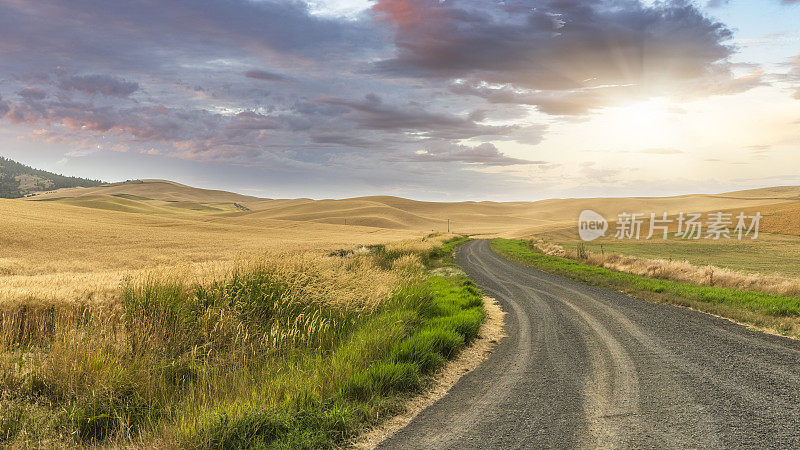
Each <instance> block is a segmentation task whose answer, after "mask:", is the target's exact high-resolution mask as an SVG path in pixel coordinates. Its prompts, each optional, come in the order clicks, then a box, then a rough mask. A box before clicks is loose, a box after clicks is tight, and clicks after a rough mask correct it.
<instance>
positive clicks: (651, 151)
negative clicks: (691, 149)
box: [639, 148, 686, 155]
mask: <svg viewBox="0 0 800 450" xmlns="http://www.w3.org/2000/svg"><path fill="white" fill-rule="evenodd" d="M639 153H645V154H648V155H680V154H683V153H686V152H684V151H682V150H678V149H675V148H648V149H645V150H642V151H640V152H639Z"/></svg>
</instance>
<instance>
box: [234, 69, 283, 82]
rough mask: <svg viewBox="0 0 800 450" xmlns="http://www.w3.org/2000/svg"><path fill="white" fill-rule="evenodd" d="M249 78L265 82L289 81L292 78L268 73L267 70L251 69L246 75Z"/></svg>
mask: <svg viewBox="0 0 800 450" xmlns="http://www.w3.org/2000/svg"><path fill="white" fill-rule="evenodd" d="M244 76H246V77H247V78H254V79H256V80H264V81H289V80H290V79H291V78H289V77H287V76H285V75H281V74H279V73H274V72H267V71H266V70H259V69H250V70H248V71H247V72H245V73H244Z"/></svg>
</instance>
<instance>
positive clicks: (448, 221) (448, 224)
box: [447, 219, 450, 234]
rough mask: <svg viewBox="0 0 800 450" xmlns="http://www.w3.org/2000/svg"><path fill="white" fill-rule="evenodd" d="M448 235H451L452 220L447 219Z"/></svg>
mask: <svg viewBox="0 0 800 450" xmlns="http://www.w3.org/2000/svg"><path fill="white" fill-rule="evenodd" d="M447 234H450V219H447Z"/></svg>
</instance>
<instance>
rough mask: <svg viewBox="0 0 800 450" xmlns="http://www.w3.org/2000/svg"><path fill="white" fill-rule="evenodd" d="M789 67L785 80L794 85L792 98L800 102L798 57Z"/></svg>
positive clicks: (799, 58)
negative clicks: (794, 89)
mask: <svg viewBox="0 0 800 450" xmlns="http://www.w3.org/2000/svg"><path fill="white" fill-rule="evenodd" d="M796 3H800V0H798V1H797V2H796ZM789 67H790V69H789V73H788V74H787V76H786V78H787V79H788V80H789V81H791V82H793V83H795V87H796V89H797V90H796V91H795V92H794V95H792V97H793V98H796V99H798V100H800V55H797V56H795V57H794V59H793V60H792V61H791V63H790V64H789Z"/></svg>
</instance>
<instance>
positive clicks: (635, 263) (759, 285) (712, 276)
mask: <svg viewBox="0 0 800 450" xmlns="http://www.w3.org/2000/svg"><path fill="white" fill-rule="evenodd" d="M535 245H536V248H538V249H539V250H540V251H541V252H542V253H544V254H546V255H550V256H558V257H562V258H569V259H573V260H576V261H582V262H585V263H588V264H591V265H593V266H597V267H604V268H607V269H610V270H615V271H618V272H625V273H631V274H634V275H641V276H646V277H649V278H661V279H665V280H673V281H678V282H683V283H692V284H696V285H699V286H716V287H726V288H733V289H739V290H748V291H757V292H763V293H766V294H774V295H781V296H789V297H800V280H798V279H796V278H787V277H780V276H775V275H765V274H751V273H745V272H741V271H737V270H731V269H727V268H723V267H717V266H712V265H706V266H696V265H693V264H691V263H690V262H688V261H678V260H668V259H649V258H640V257H636V256H627V255H621V254H619V253H595V252H591V251H588V250H586V249H583V250H582V252H579V251H578V250H571V249H565V248H564V247H562V246H561V245H558V244H554V243H550V242H545V241H543V240H538V241H536V242H535ZM579 253H581V254H579Z"/></svg>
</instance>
